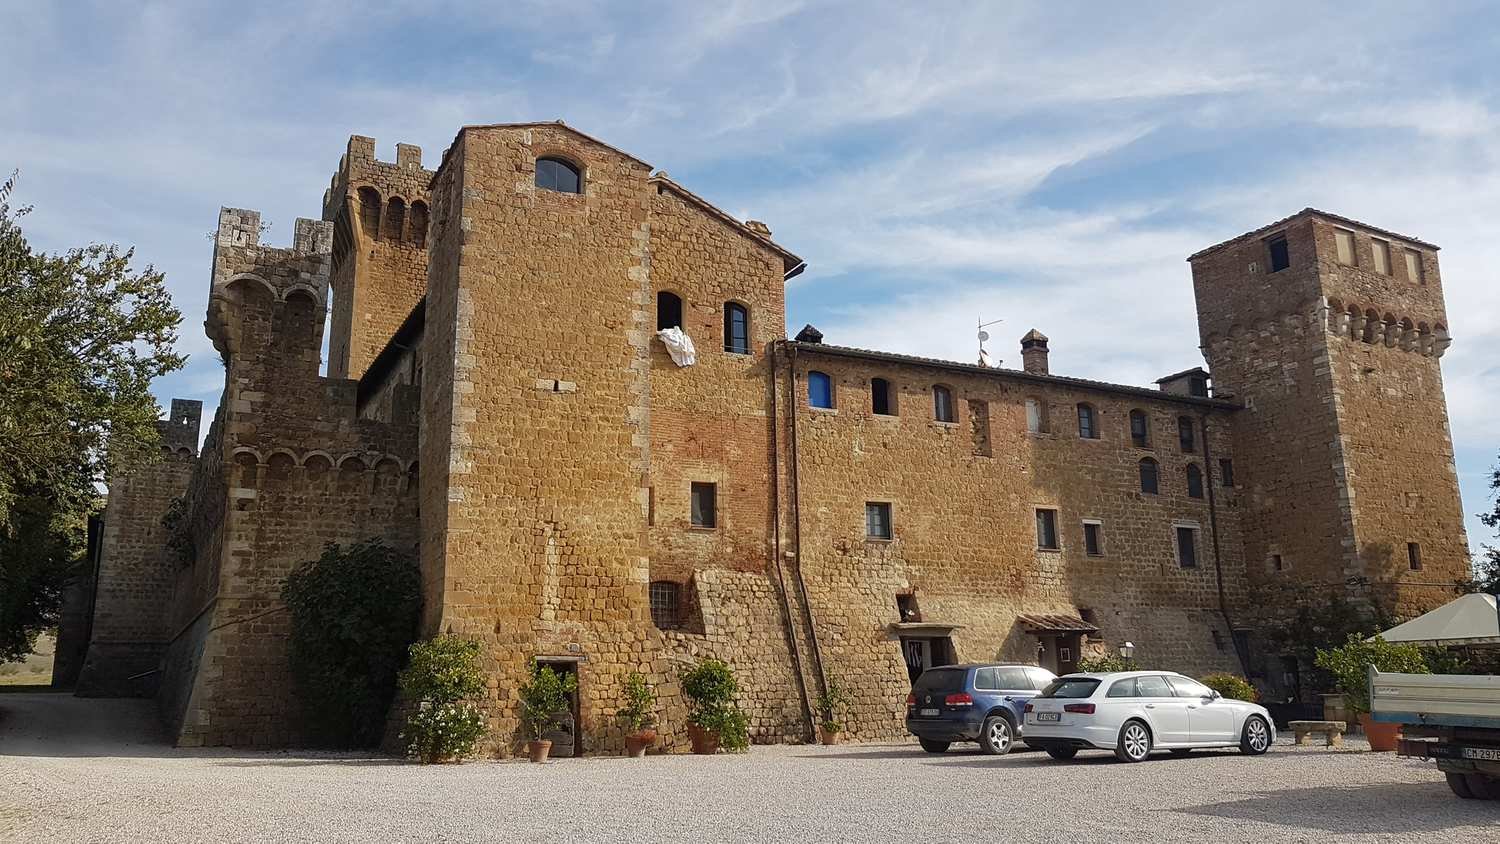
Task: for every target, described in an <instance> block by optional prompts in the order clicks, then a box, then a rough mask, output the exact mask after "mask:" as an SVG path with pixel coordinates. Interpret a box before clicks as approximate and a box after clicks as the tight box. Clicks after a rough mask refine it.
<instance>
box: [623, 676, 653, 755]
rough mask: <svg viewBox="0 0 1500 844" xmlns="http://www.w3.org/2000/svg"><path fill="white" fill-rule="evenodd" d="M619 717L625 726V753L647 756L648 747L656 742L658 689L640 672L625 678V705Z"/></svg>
mask: <svg viewBox="0 0 1500 844" xmlns="http://www.w3.org/2000/svg"><path fill="white" fill-rule="evenodd" d="M618 717H619V719H620V723H621V724H622V725H623V726H624V728H625V754H626V755H627V756H629V757H630V758H631V759H639V758H641V757H642V756H645V755H646V748H648V747H650V746H651V745H653V744H655V743H656V691H655V690H654V689H652V688H651V684H650V683H648V682H646V678H645V677H642V676H641V675H640V673H639V672H635V671H632V672H630V675H629V676H628V677H626V678H625V705H624V706H623V707H621V708H620V712H619V715H618Z"/></svg>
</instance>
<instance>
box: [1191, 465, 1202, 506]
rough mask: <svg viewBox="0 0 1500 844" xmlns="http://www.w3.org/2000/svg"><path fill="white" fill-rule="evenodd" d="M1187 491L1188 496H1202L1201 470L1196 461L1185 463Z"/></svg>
mask: <svg viewBox="0 0 1500 844" xmlns="http://www.w3.org/2000/svg"><path fill="white" fill-rule="evenodd" d="M1187 493H1188V497H1189V498H1202V497H1203V470H1202V469H1199V468H1198V464H1197V463H1189V464H1188V465H1187Z"/></svg>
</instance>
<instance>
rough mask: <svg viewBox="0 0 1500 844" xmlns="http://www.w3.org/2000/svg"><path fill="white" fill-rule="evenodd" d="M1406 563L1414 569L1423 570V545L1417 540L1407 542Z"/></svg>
mask: <svg viewBox="0 0 1500 844" xmlns="http://www.w3.org/2000/svg"><path fill="white" fill-rule="evenodd" d="M1406 564H1407V565H1409V566H1411V570H1412V571H1421V570H1422V546H1421V545H1418V544H1417V543H1415V542H1408V543H1406Z"/></svg>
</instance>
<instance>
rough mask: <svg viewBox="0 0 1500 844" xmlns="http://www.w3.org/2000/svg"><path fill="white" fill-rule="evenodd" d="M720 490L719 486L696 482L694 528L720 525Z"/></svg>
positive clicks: (693, 492)
mask: <svg viewBox="0 0 1500 844" xmlns="http://www.w3.org/2000/svg"><path fill="white" fill-rule="evenodd" d="M718 493H719V489H718V485H717V484H711V483H702V482H699V481H694V482H693V486H692V498H693V501H692V511H693V512H692V519H693V527H700V528H711V527H717V526H718V524H719V502H718V497H719V495H718Z"/></svg>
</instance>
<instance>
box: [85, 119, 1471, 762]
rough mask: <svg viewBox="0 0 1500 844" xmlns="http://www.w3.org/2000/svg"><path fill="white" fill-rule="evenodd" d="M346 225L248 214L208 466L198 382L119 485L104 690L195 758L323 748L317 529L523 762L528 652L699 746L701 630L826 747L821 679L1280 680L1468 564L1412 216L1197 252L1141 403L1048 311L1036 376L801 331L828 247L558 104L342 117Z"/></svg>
mask: <svg viewBox="0 0 1500 844" xmlns="http://www.w3.org/2000/svg"><path fill="white" fill-rule="evenodd" d="M321 216H322V219H321V220H320V221H313V220H298V221H297V223H296V227H295V234H294V237H293V242H292V244H291V246H290V248H276V247H270V246H266V245H263V244H261V243H260V230H261V229H260V219H259V215H258V214H257V213H255V212H253V211H244V210H237V209H224V210H223V211H222V212H221V213H220V218H219V226H218V231H217V234H216V237H215V240H214V254H213V271H212V281H211V284H212V292H211V298H210V304H209V308H208V315H207V322H206V328H207V331H208V334H209V336H210V337H211V338H212V339H213V342H214V344H215V346H216V348H217V349H218V350H219V352H220V353H221V354H222V356H223V360H224V364H225V385H224V393H223V396H222V398H221V400H220V403H219V408H218V412H217V414H216V416H215V418H214V419H213V421H212V423H211V424H210V426H209V429H208V432H207V435H206V438H205V439H204V440H203V442H202V448H201V449H200V448H199V415H200V409H201V406H200V405H199V404H198V403H197V402H188V401H174V402H173V403H172V410H171V415H170V418H169V419H167V420H164V421H163V422H161V423H160V427H161V430H162V433H163V442H164V451H165V455H164V458H163V460H161V461H160V462H159V463H157V464H154V465H152V466H150V467H147V468H145V469H142V470H140V471H138V472H137V473H136V474H135V475H133V476H131V477H127V478H119V479H115V481H114V482H113V483H112V484H111V485H110V497H109V504H108V509H107V511H106V514H105V516H104V520H103V521H104V524H103V532H102V534H101V537H100V541H99V543H98V545H99V546H100V549H101V553H100V555H99V558H98V561H97V575H96V578H95V582H94V584H93V599H92V604H91V606H92V619H91V627H90V629H89V631H88V633H87V635H86V639H87V641H88V648H87V656H86V658H85V660H84V664H83V666H82V669H81V674H80V676H79V678H78V690H79V693H80V694H133V695H145V696H150V695H154V696H155V697H156V698H157V699H158V701H159V703H160V705H161V709H162V712H163V714H164V717H165V719H166V720H167V722H168V723H169V724H170V726H171V728H172V729H173V730H174V731H175V735H176V737H177V741H178V742H179V743H180V744H183V745H250V746H278V745H289V744H297V743H300V742H304V741H307V740H308V738H309V737H308V736H307V735H306V733H305V730H304V727H303V721H302V719H301V717H300V715H299V712H298V707H297V703H296V700H295V697H294V695H293V692H292V687H291V681H290V677H289V675H288V670H287V664H286V636H287V631H288V629H289V619H288V617H287V614H286V612H285V610H284V607H283V606H282V605H281V603H280V600H279V597H278V596H279V590H280V581H281V579H282V578H283V577H284V576H285V575H286V574H287V572H288V571H289V570H290V569H291V568H292V567H294V566H295V565H296V564H298V563H299V562H301V561H304V560H308V559H312V558H314V557H316V556H317V555H318V554H319V552H320V551H321V549H322V547H323V546H324V544H325V543H329V542H354V541H360V540H366V539H371V538H376V539H381V540H384V541H385V542H387V543H389V544H390V545H392V546H395V547H398V548H403V549H410V550H411V551H412V552H413V554H414V555H415V556H416V558H417V559H418V560H419V561H420V567H421V572H422V579H423V583H424V608H423V630H424V632H425V633H426V634H436V633H438V632H454V633H457V634H461V635H463V636H466V637H471V638H474V639H477V640H479V641H481V642H482V643H483V645H484V649H485V650H484V653H485V656H484V668H485V671H486V673H487V675H488V677H489V692H488V694H487V698H486V701H485V705H486V707H487V710H488V713H489V718H490V722H491V725H492V727H494V729H495V731H494V733H493V735H494V736H495V737H496V750H497V751H498V752H502V753H503V752H506V749H507V748H510V747H513V744H512V741H511V740H512V738H513V737H514V736H515V732H516V727H517V705H516V692H515V690H516V687H517V685H518V683H519V682H521V680H522V678H523V676H524V673H525V672H526V670H527V665H528V661H529V660H530V659H531V658H533V657H535V658H536V659H537V660H539V661H540V662H543V663H550V664H553V665H554V666H556V667H558V668H559V669H560V670H566V671H571V672H575V673H576V675H577V677H578V680H579V686H578V688H579V691H578V694H577V700H576V701H575V706H574V710H575V711H574V715H575V729H576V736H577V740H578V742H579V746H580V748H581V749H582V750H584V751H588V752H597V751H604V750H611V749H614V748H617V747H618V746H620V744H621V740H622V738H621V733H620V730H619V727H618V724H617V722H616V721H615V719H614V718H613V713H614V711H615V710H616V708H617V707H618V706H619V705H620V703H621V700H620V696H621V687H622V682H623V679H624V677H625V675H626V674H627V673H629V672H631V671H636V670H640V671H643V672H644V673H646V674H647V675H648V676H649V677H650V678H651V679H652V680H653V681H654V682H655V683H656V685H657V687H658V693H659V695H660V698H661V703H662V733H663V735H664V740H665V741H666V742H667V743H668V744H678V743H681V742H683V741H684V740H685V737H684V733H685V721H684V715H685V711H686V710H685V705H684V702H683V701H682V699H681V695H680V692H679V690H678V688H677V684H676V676H677V673H678V671H679V670H680V668H681V667H682V666H683V665H685V664H687V663H689V662H691V661H692V660H694V659H696V658H698V657H701V656H709V655H712V656H717V657H721V658H723V659H725V660H727V661H728V662H729V663H730V664H731V665H732V666H733V667H734V668H735V669H736V671H737V674H738V677H739V679H740V684H741V695H742V699H741V704H742V706H743V708H744V709H745V711H746V712H747V714H748V715H749V717H750V721H751V734H752V738H753V739H754V740H755V741H762V742H768V741H797V740H802V739H805V738H807V737H808V736H809V735H810V733H811V730H812V726H813V701H814V700H815V697H816V695H817V693H818V692H819V691H821V690H822V689H824V688H826V686H827V684H828V683H829V682H832V681H837V682H838V683H839V684H840V685H841V686H842V687H843V688H844V689H846V690H847V691H848V693H849V695H850V697H851V698H852V701H853V702H852V706H851V710H852V711H851V712H850V713H849V714H848V717H847V718H846V721H847V722H848V724H849V725H850V729H851V732H852V735H853V736H854V737H855V738H857V739H872V738H887V737H892V736H896V735H900V734H902V732H903V730H902V717H903V715H904V703H903V701H904V698H905V695H906V693H907V690H908V688H909V683H910V681H911V679H912V677H914V676H915V675H916V674H917V673H918V672H920V671H921V670H922V669H923V668H924V667H927V666H930V665H934V664H943V663H947V662H952V661H981V660H1010V661H1020V662H1027V663H1033V662H1035V663H1039V664H1041V665H1043V666H1046V667H1048V668H1050V669H1052V670H1054V671H1057V672H1058V673H1063V672H1066V671H1069V670H1071V669H1072V668H1073V667H1074V666H1076V664H1077V663H1078V661H1079V660H1080V658H1082V657H1083V656H1087V655H1090V654H1098V653H1104V652H1113V651H1114V650H1115V649H1116V648H1117V647H1119V646H1121V645H1122V644H1123V643H1125V642H1127V641H1128V642H1131V643H1133V645H1134V648H1135V657H1136V659H1137V660H1138V661H1141V662H1143V663H1145V664H1148V665H1150V666H1154V667H1161V668H1171V669H1177V670H1182V671H1185V672H1189V673H1195V674H1203V673H1207V672H1209V671H1217V670H1224V671H1232V672H1235V673H1249V674H1250V675H1251V676H1252V677H1257V678H1264V679H1263V680H1262V681H1261V682H1263V683H1267V684H1271V685H1275V684H1276V683H1279V682H1281V680H1280V679H1279V676H1278V675H1279V674H1280V673H1281V671H1282V669H1281V668H1280V667H1279V662H1278V661H1277V660H1276V658H1275V655H1274V654H1271V653H1268V652H1267V650H1266V649H1265V647H1264V646H1263V644H1262V642H1261V641H1260V637H1259V635H1258V634H1257V622H1258V619H1260V618H1261V617H1262V614H1263V612H1264V610H1265V609H1266V607H1265V599H1264V598H1262V597H1258V596H1263V595H1268V594H1281V595H1285V594H1292V593H1296V592H1299V591H1300V592H1308V593H1315V594H1316V593H1337V594H1346V593H1347V594H1350V595H1354V596H1357V597H1359V598H1361V599H1362V600H1369V601H1375V602H1379V603H1381V604H1383V605H1384V606H1386V607H1387V608H1388V609H1390V610H1392V611H1396V612H1401V613H1411V612H1416V611H1418V610H1421V609H1426V608H1428V607H1430V606H1433V605H1436V604H1438V603H1440V602H1441V601H1443V600H1444V599H1445V598H1446V597H1447V596H1448V595H1449V594H1450V593H1451V589H1452V583H1453V581H1455V580H1456V579H1458V578H1460V577H1463V576H1465V575H1466V574H1467V548H1466V543H1465V538H1464V535H1463V528H1462V521H1461V507H1460V504H1459V497H1458V488H1457V480H1456V475H1455V471H1454V463H1453V451H1452V445H1451V439H1450V436H1449V432H1448V424H1447V413H1446V408H1445V404H1444V397H1443V389H1442V378H1441V373H1440V370H1439V358H1441V356H1442V354H1443V352H1444V350H1445V349H1446V348H1447V346H1448V343H1449V337H1448V333H1447V329H1446V323H1447V319H1446V316H1445V313H1444V306H1443V297H1442V284H1441V278H1440V276H1439V271H1438V262H1437V247H1435V246H1433V245H1431V244H1428V243H1424V242H1422V241H1419V240H1416V239H1413V238H1410V237H1405V236H1402V235H1397V234H1393V233H1391V232H1387V231H1383V230H1381V229H1377V228H1374V227H1372V226H1368V225H1365V224H1362V223H1358V222H1355V221H1353V220H1350V219H1346V218H1343V217H1339V216H1336V215H1333V214H1328V213H1324V212H1321V211H1316V210H1313V209H1307V210H1304V211H1302V212H1300V213H1297V214H1294V215H1293V216H1291V217H1288V218H1286V219H1284V220H1281V221H1279V222H1276V223H1274V224H1272V225H1270V226H1267V227H1265V228H1262V229H1259V230H1256V231H1252V232H1250V233H1248V234H1244V235H1241V236H1239V237H1235V238H1233V239H1231V240H1228V241H1226V242H1224V243H1221V244H1219V245H1217V246H1213V247H1210V248H1208V249H1205V250H1204V251H1202V252H1199V253H1198V254H1196V255H1193V256H1191V257H1190V258H1189V259H1188V260H1189V263H1190V264H1191V267H1192V277H1193V286H1194V292H1195V294H1196V297H1197V303H1198V314H1199V327H1200V334H1201V340H1202V349H1203V352H1204V355H1205V356H1206V359H1207V364H1208V368H1207V370H1205V369H1202V368H1193V369H1189V370H1187V371H1185V372H1181V373H1178V374H1176V375H1172V376H1168V377H1166V378H1163V379H1162V380H1161V381H1159V382H1158V388H1157V389H1146V388H1141V387H1133V386H1124V385H1119V384H1109V383H1102V382H1096V381H1089V380H1082V379H1078V378H1069V377H1065V376H1060V375H1054V374H1052V373H1051V372H1050V371H1049V369H1048V363H1047V355H1048V348H1047V338H1046V337H1045V336H1043V335H1042V334H1040V333H1039V332H1036V331H1032V332H1030V333H1028V334H1027V335H1026V336H1025V337H1024V338H1023V339H1022V343H1021V346H1022V348H1021V358H1022V360H1023V361H1024V365H1023V368H1021V369H1004V368H997V367H990V366H983V365H971V364H964V363H954V362H949V361H942V360H933V359H928V358H921V357H913V356H909V355H903V354H895V353H889V352H879V351H867V350H863V349H856V348H848V347H843V346H837V345H832V344H830V343H824V342H823V338H822V336H821V335H820V334H819V333H818V332H817V330H816V329H814V328H812V327H811V326H808V327H806V328H804V329H802V331H801V332H800V333H799V334H797V335H796V339H792V340H789V339H787V323H786V314H785V297H784V286H785V285H786V283H787V281H788V280H790V279H791V278H793V277H794V276H796V275H797V274H798V273H800V272H801V271H802V270H803V269H804V267H805V266H806V265H805V264H804V262H803V260H802V259H801V258H800V257H798V256H797V255H795V254H793V253H792V252H790V251H789V250H788V249H786V248H785V247H783V246H781V245H779V244H778V243H777V242H776V241H774V240H773V239H772V237H771V232H770V230H769V229H768V228H767V226H766V225H764V224H763V223H760V222H757V221H753V220H752V221H740V220H737V219H735V218H733V217H731V216H730V215H728V214H726V213H725V212H724V211H722V210H720V209H719V208H716V207H715V206H714V205H712V204H710V203H709V202H708V201H706V200H705V199H703V198H701V197H699V196H697V195H696V194H694V193H692V192H691V191H690V190H689V189H688V188H686V187H684V186H682V185H680V184H678V183H677V182H675V181H673V180H672V179H671V178H669V177H668V176H667V175H666V174H665V173H664V172H660V171H655V172H653V169H652V167H651V166H650V165H648V164H647V163H645V162H643V161H641V160H639V159H637V158H635V157H633V156H631V155H629V154H628V153H625V152H622V151H621V150H618V149H615V148H614V147H611V146H609V145H608V144H606V143H603V142H602V141H599V140H597V139H595V138H592V137H590V136H588V135H585V134H583V133H582V132H579V131H577V130H575V129H572V128H570V127H568V126H566V125H564V124H562V123H561V122H557V123H516V124H499V125H487V126H466V127H464V128H462V129H461V130H459V132H458V134H457V137H456V138H455V139H454V141H453V144H452V146H450V147H449V149H448V150H447V151H446V152H445V153H444V154H443V157H442V160H441V162H440V163H439V164H438V167H437V169H436V170H435V171H432V170H427V169H424V167H423V163H422V156H421V151H420V150H419V149H417V148H416V147H413V146H409V145H404V144H403V145H398V146H397V154H396V161H395V162H394V163H391V162H383V161H379V160H377V159H376V157H375V143H374V141H373V140H372V139H370V138H366V137H359V136H355V137H353V138H351V139H350V141H349V145H348V150H347V153H346V154H345V155H344V157H343V159H342V160H341V162H340V164H339V168H338V170H337V172H336V173H335V174H334V176H333V180H332V184H331V185H330V187H329V189H328V192H327V193H326V194H325V199H324V204H323V209H322V215H321ZM325 318H327V320H328V326H329V327H328V329H327V331H328V337H326V338H325V337H324V331H325ZM325 339H326V342H327V344H328V349H329V360H328V361H327V375H321V374H320V368H321V367H322V364H323V361H322V355H321V349H322V348H323V344H324V342H325ZM1267 666H1272V667H1271V668H1268V667H1267Z"/></svg>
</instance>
